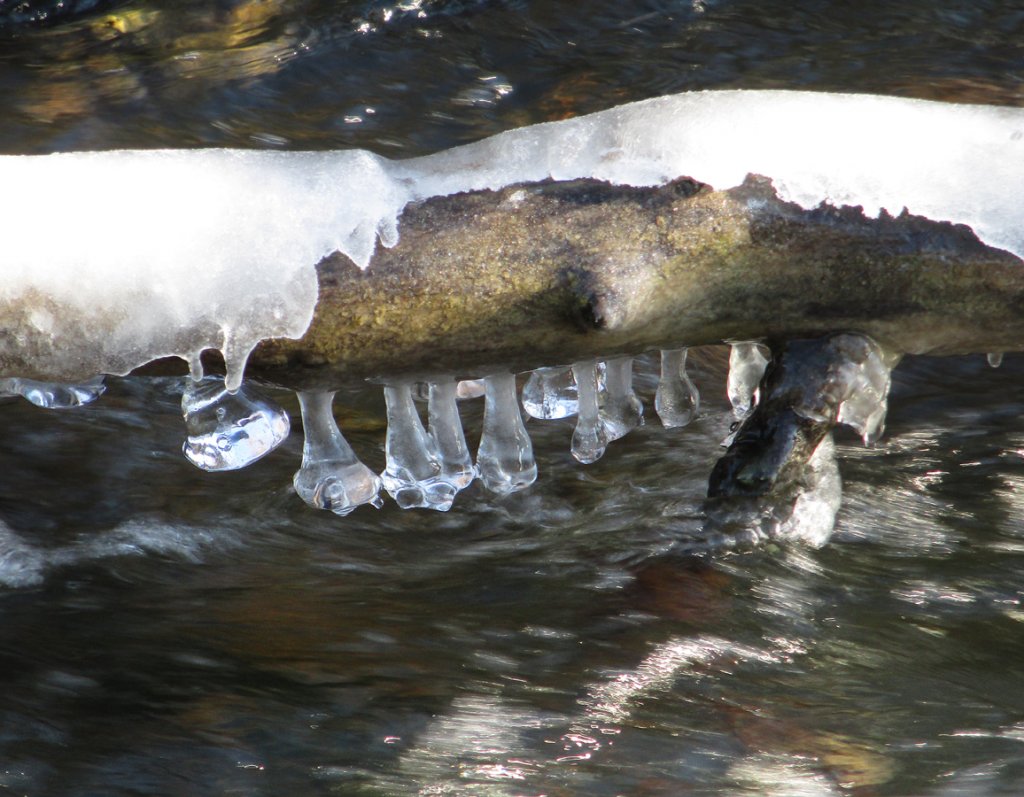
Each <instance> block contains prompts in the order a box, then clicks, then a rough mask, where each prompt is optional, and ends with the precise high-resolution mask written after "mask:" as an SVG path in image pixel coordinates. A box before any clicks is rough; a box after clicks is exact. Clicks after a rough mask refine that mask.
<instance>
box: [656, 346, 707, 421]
mask: <svg viewBox="0 0 1024 797" xmlns="http://www.w3.org/2000/svg"><path fill="white" fill-rule="evenodd" d="M654 409H655V410H656V411H657V413H658V417H659V418H661V424H662V426H664V427H666V428H668V429H672V428H674V427H677V426H686V425H687V424H688V423H689V422H690V421H692V420H693V419H694V418H695V417H696V416H697V411H698V410H699V409H700V393H699V392H698V390H697V386H696V385H695V384H693V382H691V381H690V377H688V376H687V375H686V349H666V350H663V351H662V352H661V379H659V380H658V390H657V392H656V393H655V394H654Z"/></svg>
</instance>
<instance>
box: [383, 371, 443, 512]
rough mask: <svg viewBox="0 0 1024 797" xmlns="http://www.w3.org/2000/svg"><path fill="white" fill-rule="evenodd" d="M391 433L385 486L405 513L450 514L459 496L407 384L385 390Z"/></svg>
mask: <svg viewBox="0 0 1024 797" xmlns="http://www.w3.org/2000/svg"><path fill="white" fill-rule="evenodd" d="M384 401H385V404H386V405H387V415H388V431H387V436H386V438H385V442H384V451H385V454H386V457H387V465H386V466H385V468H384V472H383V473H382V474H381V482H382V483H383V485H384V489H385V490H387V492H388V495H390V496H391V497H392V498H394V499H395V502H396V503H397V504H398V505H399V506H400V507H402V509H413V508H417V507H424V508H428V509H437V510H440V511H441V512H447V511H448V510H449V509H451V506H452V501H453V500H454V499H455V493H456V492H457V491H456V489H455V487H454V486H452V485H451V484H450V483H448V482H447V481H446V480H445V479H444V477H443V475H442V472H441V471H442V468H441V455H440V453H439V451H438V449H437V444H436V443H435V441H434V438H432V437H431V436H430V435H428V434H427V431H426V429H424V428H423V422H422V421H421V420H420V415H419V412H418V411H417V410H416V405H415V403H414V402H413V398H412V386H411V385H410V384H409V383H407V382H405V383H400V384H395V385H386V386H385V387H384Z"/></svg>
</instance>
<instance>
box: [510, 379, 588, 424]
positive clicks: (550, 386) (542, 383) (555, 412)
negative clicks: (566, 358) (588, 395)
mask: <svg viewBox="0 0 1024 797" xmlns="http://www.w3.org/2000/svg"><path fill="white" fill-rule="evenodd" d="M576 405H577V396H576V383H575V382H574V381H573V372H572V369H571V368H538V369H537V370H536V371H534V372H533V373H531V374H530V376H529V378H528V379H527V380H526V384H525V385H523V409H524V410H526V414H527V415H529V416H531V417H533V418H539V419H540V420H552V419H555V418H568V417H570V416H572V415H575V414H576Z"/></svg>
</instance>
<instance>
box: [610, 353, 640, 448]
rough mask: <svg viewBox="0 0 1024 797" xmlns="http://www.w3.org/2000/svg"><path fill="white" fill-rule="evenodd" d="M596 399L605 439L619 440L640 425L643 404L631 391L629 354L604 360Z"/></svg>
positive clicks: (631, 369)
mask: <svg viewBox="0 0 1024 797" xmlns="http://www.w3.org/2000/svg"><path fill="white" fill-rule="evenodd" d="M599 402H600V405H601V422H602V423H603V424H604V427H605V433H606V434H607V436H608V442H611V441H612V440H618V439H619V438H620V437H624V436H625V435H627V434H629V433H630V432H631V431H632V430H633V429H636V427H638V426H642V425H643V422H644V405H643V404H641V403H640V399H638V398H637V397H636V393H634V392H633V358H632V357H617V358H616V359H614V360H608V361H607V362H606V363H605V367H604V391H603V392H602V393H601V394H600V396H599Z"/></svg>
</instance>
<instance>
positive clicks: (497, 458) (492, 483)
mask: <svg viewBox="0 0 1024 797" xmlns="http://www.w3.org/2000/svg"><path fill="white" fill-rule="evenodd" d="M484 385H485V392H484V423H483V433H482V434H481V435H480V447H479V449H478V450H477V457H476V464H477V471H478V472H479V474H480V480H481V481H482V482H483V483H484V486H485V487H486V488H487V489H488V490H491V491H492V492H495V493H498V494H499V495H506V494H507V493H511V492H515V491H516V490H523V489H525V488H527V487H529V486H530V485H531V484H533V482H534V481H535V480H536V478H537V463H536V462H535V461H534V458H533V445H532V443H531V442H530V436H529V435H528V434H527V433H526V427H525V426H524V425H523V416H522V415H521V414H520V412H519V400H518V399H517V397H516V378H515V376H514V375H513V374H509V373H505V374H495V375H494V376H489V377H487V378H486V379H485V380H484Z"/></svg>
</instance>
